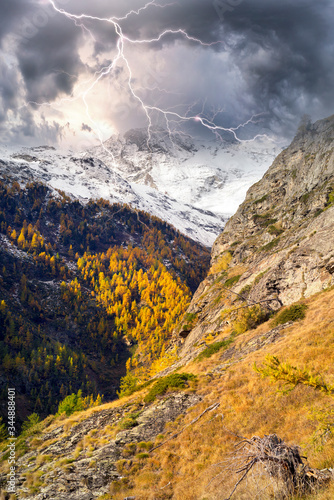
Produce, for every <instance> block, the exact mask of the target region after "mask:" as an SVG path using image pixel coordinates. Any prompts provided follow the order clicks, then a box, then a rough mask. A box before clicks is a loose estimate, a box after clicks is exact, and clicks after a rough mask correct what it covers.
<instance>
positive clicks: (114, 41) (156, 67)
mask: <svg viewBox="0 0 334 500" xmlns="http://www.w3.org/2000/svg"><path fill="white" fill-rule="evenodd" d="M0 12H1V17H0V144H15V145H27V146H34V145H41V144H49V145H58V146H62V145H69V144H70V145H76V146H77V147H79V148H85V147H87V146H89V145H91V144H93V143H94V142H96V141H97V140H106V139H108V138H109V137H110V136H111V135H112V134H117V133H124V132H126V131H127V130H129V129H131V128H137V127H147V126H148V124H149V123H151V124H152V126H153V127H157V126H159V127H163V128H166V127H170V129H171V130H173V131H180V132H187V133H192V134H194V135H203V136H205V137H208V136H209V134H210V135H211V134H212V133H214V134H215V135H217V133H219V134H221V135H223V136H224V137H227V136H230V137H235V136H236V137H237V138H238V139H239V138H240V139H251V138H252V137H255V136H256V135H257V134H267V135H269V136H271V137H276V138H282V137H283V138H292V136H293V135H294V133H295V131H296V129H297V127H298V123H299V122H300V120H301V117H302V116H303V115H305V114H308V115H310V117H311V119H312V120H313V121H314V120H317V119H320V118H324V117H326V116H329V115H330V114H333V113H334V65H333V54H334V30H333V25H334V23H333V21H334V9H333V0H317V2H315V1H314V0H294V1H293V2H291V0H280V1H279V2H277V0H175V1H174V0H154V1H151V2H148V3H147V4H146V5H145V0H144V1H139V0H95V1H94V2H92V1H91V0H54V1H53V0H0ZM69 14H70V15H69ZM75 16H77V17H75ZM244 124H246V125H245V126H243V125H244ZM231 128H232V129H233V130H232V132H229V131H228V132H224V130H225V129H231Z"/></svg>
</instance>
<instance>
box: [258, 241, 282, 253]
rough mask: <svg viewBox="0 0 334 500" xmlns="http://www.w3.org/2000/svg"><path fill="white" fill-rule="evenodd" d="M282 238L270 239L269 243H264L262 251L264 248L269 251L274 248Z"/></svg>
mask: <svg viewBox="0 0 334 500" xmlns="http://www.w3.org/2000/svg"><path fill="white" fill-rule="evenodd" d="M279 241H280V239H279V238H275V239H274V240H272V241H270V242H269V243H267V245H264V246H263V247H261V248H260V251H261V250H263V251H264V252H269V251H270V250H272V249H273V248H275V247H276V246H277V245H278V244H279Z"/></svg>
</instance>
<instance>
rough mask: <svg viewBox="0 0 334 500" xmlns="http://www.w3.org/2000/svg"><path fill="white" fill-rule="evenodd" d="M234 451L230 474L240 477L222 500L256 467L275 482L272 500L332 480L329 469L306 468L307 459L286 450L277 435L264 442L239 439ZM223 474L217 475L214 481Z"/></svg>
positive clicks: (291, 448) (293, 448) (296, 451)
mask: <svg viewBox="0 0 334 500" xmlns="http://www.w3.org/2000/svg"><path fill="white" fill-rule="evenodd" d="M235 450H236V451H235V452H234V454H233V459H232V461H231V462H232V467H231V462H230V466H229V472H232V470H231V468H232V469H233V472H234V473H236V474H237V475H240V477H239V479H238V480H237V481H236V482H235V484H234V487H233V489H232V491H231V493H230V495H229V496H228V497H227V498H226V499H225V500H230V499H231V498H232V496H233V495H234V493H235V491H236V490H237V488H238V486H239V485H240V484H241V483H242V482H243V481H244V480H245V479H246V478H247V477H248V475H249V474H250V472H251V471H252V472H254V469H255V466H257V467H260V468H261V469H262V470H263V471H264V472H265V473H266V474H267V475H268V476H269V478H271V480H274V482H275V484H276V485H277V491H278V496H276V495H275V498H291V497H292V496H293V495H297V494H298V495H299V494H306V493H310V492H313V491H315V490H316V489H318V488H319V487H321V486H323V485H324V484H326V483H327V482H329V481H330V480H332V479H333V474H332V470H331V469H324V470H319V469H314V468H312V467H309V466H308V464H307V463H306V460H307V458H306V457H304V456H302V455H301V454H300V448H299V447H298V446H288V445H287V444H286V443H285V442H284V441H283V440H282V439H280V438H279V437H278V436H277V435H276V434H270V435H268V436H264V437H263V438H260V437H258V436H254V437H252V438H250V439H247V438H242V439H241V441H239V442H238V443H237V444H236V445H235ZM257 470H258V469H257ZM222 473H223V472H220V473H219V474H217V475H216V476H215V477H214V478H213V480H215V479H216V478H217V477H220V476H221V475H222ZM213 480H211V481H210V483H211V482H212V481H213Z"/></svg>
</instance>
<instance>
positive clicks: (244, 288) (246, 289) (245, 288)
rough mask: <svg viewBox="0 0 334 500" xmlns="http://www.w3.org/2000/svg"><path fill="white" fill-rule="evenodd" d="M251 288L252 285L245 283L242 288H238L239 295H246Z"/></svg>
mask: <svg viewBox="0 0 334 500" xmlns="http://www.w3.org/2000/svg"><path fill="white" fill-rule="evenodd" d="M251 289H252V285H245V286H244V287H243V288H242V290H240V292H239V295H242V296H247V295H249V292H250V291H251Z"/></svg>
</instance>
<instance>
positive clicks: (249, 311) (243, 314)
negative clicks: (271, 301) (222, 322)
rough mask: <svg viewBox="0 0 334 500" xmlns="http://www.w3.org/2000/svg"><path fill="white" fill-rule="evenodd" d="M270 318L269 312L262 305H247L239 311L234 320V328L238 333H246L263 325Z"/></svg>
mask: <svg viewBox="0 0 334 500" xmlns="http://www.w3.org/2000/svg"><path fill="white" fill-rule="evenodd" d="M267 319H268V312H267V311H266V310H264V309H262V307H261V306H260V305H258V304H257V305H255V306H251V307H247V308H246V307H245V308H243V309H240V310H239V311H238V315H237V317H236V319H235V320H234V321H233V329H234V331H235V333H236V334H237V335H239V334H241V333H245V332H247V331H248V330H252V329H254V328H256V327H257V326H259V325H261V323H264V322H265V321H267Z"/></svg>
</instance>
